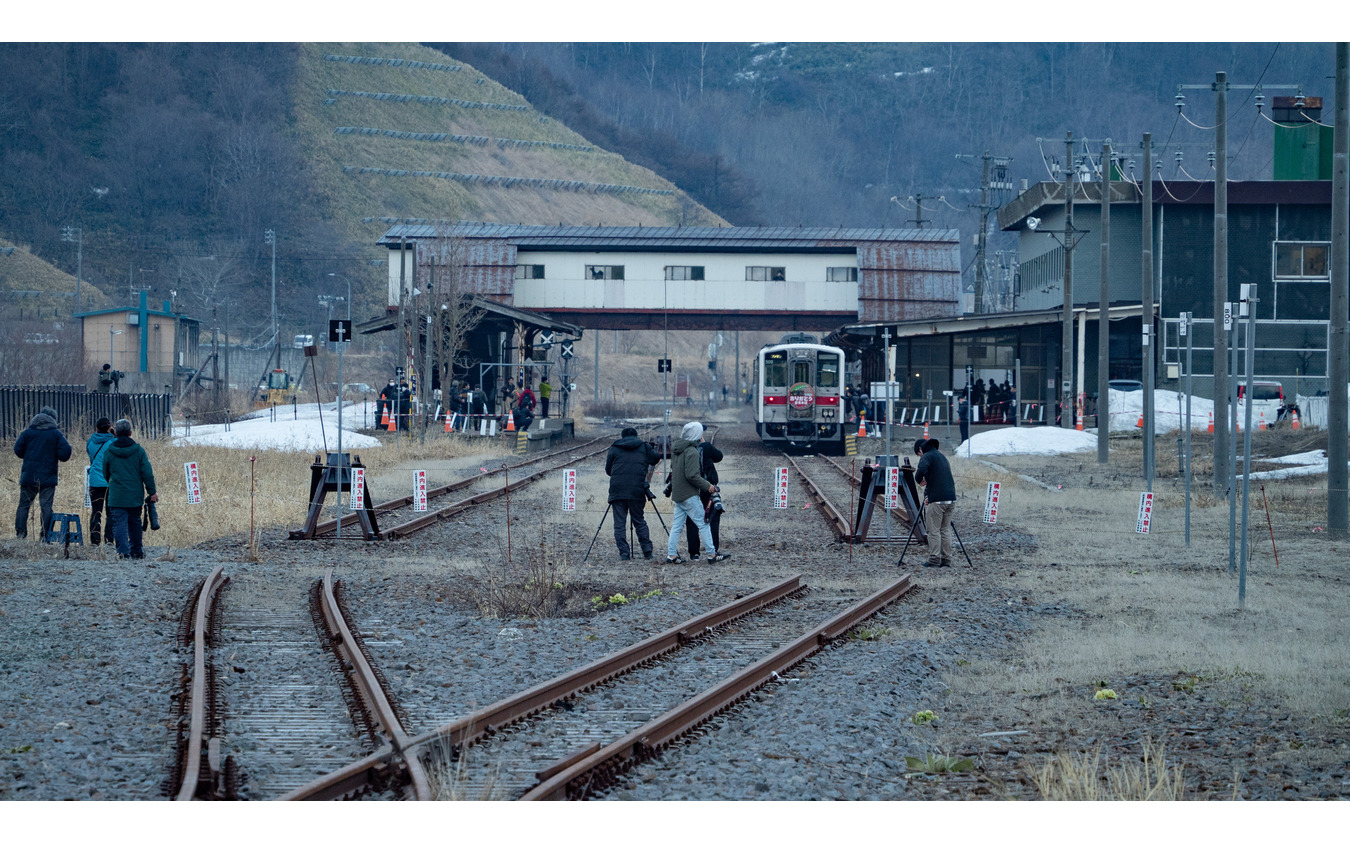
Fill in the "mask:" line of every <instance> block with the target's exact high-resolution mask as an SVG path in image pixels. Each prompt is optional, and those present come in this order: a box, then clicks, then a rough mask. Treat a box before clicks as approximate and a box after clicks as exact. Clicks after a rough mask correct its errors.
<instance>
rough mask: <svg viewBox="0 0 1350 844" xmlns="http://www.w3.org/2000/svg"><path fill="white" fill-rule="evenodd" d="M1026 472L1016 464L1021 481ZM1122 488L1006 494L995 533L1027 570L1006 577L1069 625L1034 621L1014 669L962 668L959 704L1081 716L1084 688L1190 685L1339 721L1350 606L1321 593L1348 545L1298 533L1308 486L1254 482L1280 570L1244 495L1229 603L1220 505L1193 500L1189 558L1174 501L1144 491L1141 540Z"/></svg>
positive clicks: (1132, 493)
mask: <svg viewBox="0 0 1350 844" xmlns="http://www.w3.org/2000/svg"><path fill="white" fill-rule="evenodd" d="M1300 448H1301V447H1300ZM1301 450H1307V449H1301ZM1116 458H1117V454H1116V452H1115V450H1114V449H1113V453H1112V459H1113V462H1115V460H1116ZM1088 459H1091V458H1090V457H1089V458H1088ZM1042 462H1044V463H1046V464H1050V463H1051V462H1052V461H1050V460H1044V459H1043V461H1042ZM1061 462H1063V461H1061ZM963 463H964V462H963ZM967 466H969V464H965V465H963V466H962V468H961V469H960V470H958V471H965V470H966V468H967ZM1028 468H1029V467H1028V466H1027V465H1026V464H1025V463H1023V464H1019V471H1025V470H1027V469H1028ZM969 469H970V472H969V475H967V476H966V477H964V478H963V480H964V481H965V482H966V484H967V490H968V491H967V495H971V494H975V495H979V494H980V493H981V492H982V486H983V484H982V482H981V483H979V484H978V485H977V484H975V483H972V482H973V481H976V480H977V478H976V477H975V476H976V475H978V474H979V473H978V471H977V467H976V466H969ZM1099 477H1100V476H1099ZM1005 480H1006V478H1005ZM1320 481H1321V483H1323V484H1324V483H1325V478H1324V477H1323V478H1321V479H1320ZM1129 486H1133V487H1135V488H1128V487H1127V488H1124V489H1121V488H1118V487H1117V488H1100V486H1099V487H1098V488H1095V489H1082V488H1069V487H1068V486H1066V489H1065V491H1064V492H1047V491H1045V490H1042V489H1040V488H1038V487H1034V486H1031V485H1028V484H1023V485H1021V486H1017V485H1015V484H1014V483H1010V484H1009V486H1008V487H1005V489H1007V490H1008V492H1007V493H1005V495H1004V498H1003V501H1002V506H1003V509H1002V511H1001V512H1000V514H999V517H1000V522H1002V523H1004V524H1007V525H1010V526H1016V527H1017V528H1018V529H1019V530H1023V531H1026V532H1028V533H1030V534H1032V535H1033V536H1034V537H1035V539H1036V541H1037V545H1038V549H1037V551H1036V552H1035V553H1034V554H1033V555H1032V557H1031V559H1028V560H1023V561H1021V562H1019V563H1018V564H1017V565H1016V566H1015V568H1016V569H1018V571H1017V575H1016V576H1017V580H1016V581H1015V582H1016V583H1017V584H1018V585H1020V587H1022V589H1024V590H1026V591H1027V592H1028V593H1029V594H1028V600H1029V601H1031V602H1033V603H1037V604H1059V605H1060V606H1063V607H1066V608H1069V609H1071V610H1073V611H1074V615H1073V616H1070V617H1063V616H1060V617H1053V616H1052V617H1048V618H1043V619H1040V620H1038V622H1037V624H1036V627H1035V629H1034V631H1033V632H1031V633H1030V634H1029V637H1028V641H1027V642H1026V648H1025V651H1024V653H1025V657H1024V658H1023V659H1022V660H1019V661H1017V662H1016V663H1015V664H1010V663H1002V662H1001V663H980V662H977V663H976V664H975V665H973V666H972V668H971V669H970V670H968V671H963V672H958V673H957V674H956V675H955V676H954V678H953V688H954V690H955V691H956V693H959V694H972V695H987V694H991V693H995V694H997V693H1004V694H1020V693H1027V692H1029V693H1031V696H1032V697H1035V696H1036V695H1042V696H1044V697H1045V701H1044V707H1045V711H1044V712H1043V713H1042V714H1043V715H1045V716H1046V717H1049V718H1052V719H1053V718H1055V717H1057V716H1056V715H1055V710H1056V709H1059V708H1062V707H1065V706H1070V707H1073V706H1081V705H1084V704H1082V703H1081V701H1080V699H1082V700H1088V699H1090V694H1089V693H1088V691H1087V690H1089V689H1090V688H1092V687H1093V686H1094V684H1096V683H1098V682H1099V681H1106V682H1107V683H1108V684H1114V683H1116V682H1117V681H1119V679H1120V678H1122V677H1123V676H1126V675H1153V676H1163V677H1166V676H1172V675H1176V674H1190V675H1197V676H1200V677H1208V678H1213V679H1215V680H1225V681H1233V680H1236V681H1237V682H1236V685H1237V686H1246V687H1249V688H1250V689H1252V690H1253V692H1260V693H1262V694H1268V695H1270V696H1271V698H1270V699H1273V700H1275V701H1278V702H1279V705H1281V706H1284V707H1287V708H1289V709H1291V710H1294V711H1295V712H1298V713H1300V714H1303V715H1306V716H1309V717H1313V718H1331V717H1335V713H1337V711H1339V710H1343V709H1344V708H1345V701H1344V689H1345V688H1346V687H1347V685H1350V652H1348V651H1347V650H1346V648H1345V647H1344V641H1343V639H1344V619H1345V618H1346V616H1347V614H1350V596H1347V595H1346V593H1345V590H1344V589H1340V588H1327V587H1328V586H1329V585H1331V584H1334V583H1336V582H1337V581H1339V580H1340V579H1341V578H1343V577H1344V576H1345V574H1346V569H1347V564H1346V562H1345V553H1344V552H1345V545H1346V543H1344V542H1336V541H1333V540H1329V539H1327V538H1326V536H1325V534H1324V533H1318V532H1314V531H1313V530H1311V528H1310V526H1309V524H1308V523H1309V521H1311V520H1314V519H1315V520H1316V524H1319V525H1320V524H1322V522H1321V519H1323V518H1324V517H1325V497H1322V498H1320V500H1319V499H1318V497H1317V495H1316V494H1315V493H1312V494H1310V493H1308V492H1307V487H1308V482H1307V480H1304V479H1294V480H1291V481H1274V482H1267V483H1266V486H1267V493H1268V494H1267V497H1268V499H1269V501H1270V510H1271V521H1272V523H1273V527H1274V532H1275V537H1276V542H1277V543H1278V545H1279V550H1280V567H1279V568H1277V567H1276V565H1275V559H1274V554H1273V552H1272V547H1271V540H1270V529H1269V528H1268V527H1267V525H1266V520H1265V511H1264V508H1263V506H1262V500H1261V498H1260V496H1259V493H1258V487H1257V485H1256V484H1253V486H1252V493H1253V507H1252V510H1251V514H1250V531H1251V533H1250V537H1249V559H1248V571H1247V577H1246V594H1245V600H1244V602H1243V603H1242V604H1239V600H1238V588H1239V582H1238V577H1237V576H1236V575H1234V574H1230V573H1229V571H1228V544H1229V541H1228V537H1229V531H1228V504H1227V502H1226V501H1222V500H1218V499H1214V498H1212V497H1208V498H1206V497H1203V496H1197V497H1196V498H1195V499H1194V500H1193V502H1192V514H1191V518H1192V526H1191V544H1190V547H1187V545H1186V541H1185V534H1184V526H1183V507H1184V499H1183V495H1182V493H1181V492H1179V491H1173V490H1171V489H1169V488H1168V487H1171V486H1172V485H1171V484H1167V485H1163V484H1161V483H1160V484H1158V485H1157V486H1155V513H1154V516H1155V521H1154V523H1153V529H1152V533H1150V534H1149V535H1147V536H1144V535H1141V534H1138V533H1136V532H1135V530H1134V528H1135V521H1136V516H1137V509H1138V503H1139V491H1140V490H1142V489H1143V484H1142V482H1131V483H1130V484H1129ZM971 487H977V488H975V489H973V490H972V489H971ZM1322 495H1323V496H1324V493H1323V494H1322ZM1319 508H1320V510H1319ZM1240 526H1241V523H1240V508H1239V529H1240ZM1239 547H1240V546H1239ZM982 562H983V563H984V565H986V566H995V565H997V564H998V561H997V560H986V561H978V560H977V561H976V564H977V566H979V565H981V563H982ZM1010 583H1011V581H1010ZM1065 689H1069V690H1071V691H1068V692H1065V691H1064V690H1065ZM1074 690H1076V691H1074ZM1080 692H1081V694H1080ZM1066 695H1067V698H1066V697H1065V696H1066ZM1263 699H1264V698H1263ZM1086 705H1090V703H1089V704H1086ZM1060 714H1061V715H1062V714H1063V713H1062V712H1061V713H1060Z"/></svg>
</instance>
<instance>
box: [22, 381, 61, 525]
mask: <svg viewBox="0 0 1350 844" xmlns="http://www.w3.org/2000/svg"><path fill="white" fill-rule="evenodd" d="M70 453H71V452H70V443H68V442H66V436H65V434H62V433H61V429H60V428H58V427H57V426H56V411H55V410H53V409H52V408H50V407H44V408H42V410H41V411H39V412H38V414H37V415H36V416H34V417H33V419H32V421H30V422H29V423H28V427H27V428H25V429H24V431H23V433H21V434H19V438H18V439H16V440H15V441H14V454H15V455H16V456H18V457H22V458H23V467H22V468H21V469H20V470H19V508H18V509H17V510H16V511H14V533H15V535H16V536H18V537H19V538H20V539H25V538H27V536H28V512H29V510H31V509H32V507H33V499H34V498H36V499H37V500H38V505H39V508H40V509H41V511H42V539H43V541H44V542H45V541H46V540H47V531H48V530H49V529H50V527H51V523H52V499H54V498H55V497H56V476H57V468H58V467H57V463H64V462H65V461H67V460H69V459H70Z"/></svg>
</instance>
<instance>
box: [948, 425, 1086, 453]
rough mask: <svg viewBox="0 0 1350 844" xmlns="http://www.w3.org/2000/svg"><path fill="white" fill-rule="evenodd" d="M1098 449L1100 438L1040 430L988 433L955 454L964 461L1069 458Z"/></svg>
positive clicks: (1029, 429) (974, 437)
mask: <svg viewBox="0 0 1350 844" xmlns="http://www.w3.org/2000/svg"><path fill="white" fill-rule="evenodd" d="M1096 448H1097V435H1096V434H1089V433H1088V432H1086V431H1073V430H1065V429H1063V428H1047V427H1043V426H1036V427H1026V428H998V429H996V430H993V431H985V432H984V433H980V434H976V435H975V436H973V437H971V438H970V439H969V440H968V441H967V442H965V443H962V444H961V445H960V446H959V447H958V448H957V449H956V452H955V453H956V454H957V455H960V456H961V457H965V456H967V455H976V454H1069V453H1072V452H1076V451H1094V450H1096Z"/></svg>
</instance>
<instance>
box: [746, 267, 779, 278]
mask: <svg viewBox="0 0 1350 844" xmlns="http://www.w3.org/2000/svg"><path fill="white" fill-rule="evenodd" d="M745 280H746V281H787V267H746V268H745Z"/></svg>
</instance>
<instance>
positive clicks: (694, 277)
mask: <svg viewBox="0 0 1350 844" xmlns="http://www.w3.org/2000/svg"><path fill="white" fill-rule="evenodd" d="M666 281H703V268H702V267H666Z"/></svg>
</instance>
